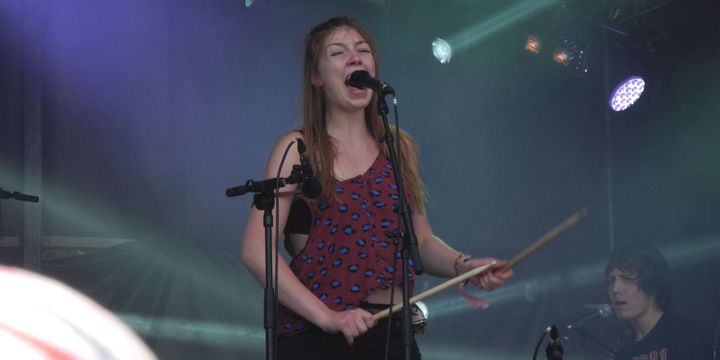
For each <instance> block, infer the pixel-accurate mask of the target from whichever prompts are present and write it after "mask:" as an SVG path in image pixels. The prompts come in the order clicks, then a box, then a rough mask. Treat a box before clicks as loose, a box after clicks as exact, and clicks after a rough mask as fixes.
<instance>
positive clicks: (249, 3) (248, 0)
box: [245, 0, 255, 7]
mask: <svg viewBox="0 0 720 360" xmlns="http://www.w3.org/2000/svg"><path fill="white" fill-rule="evenodd" d="M254 2H255V0H245V7H250V6H252V4H253V3H254Z"/></svg>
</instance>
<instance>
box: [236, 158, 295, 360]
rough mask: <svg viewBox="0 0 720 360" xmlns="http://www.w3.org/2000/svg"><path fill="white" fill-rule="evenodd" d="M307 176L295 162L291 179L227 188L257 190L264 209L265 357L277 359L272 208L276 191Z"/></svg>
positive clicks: (259, 206)
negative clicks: (303, 174) (304, 175)
mask: <svg viewBox="0 0 720 360" xmlns="http://www.w3.org/2000/svg"><path fill="white" fill-rule="evenodd" d="M302 179H303V176H302V173H301V169H300V166H299V165H293V169H292V173H291V174H290V176H288V177H287V178H275V179H268V180H263V181H253V180H248V181H247V182H246V183H245V185H240V186H236V187H232V188H229V189H227V190H225V195H226V196H228V197H231V196H237V195H243V194H245V193H248V192H254V193H255V194H254V195H253V205H254V206H255V208H256V209H258V210H262V211H263V228H265V299H264V314H263V316H264V325H265V358H266V359H268V360H273V359H275V358H276V357H275V311H276V310H275V309H276V307H277V306H276V304H275V290H274V286H273V281H272V280H273V268H272V264H273V257H272V255H273V252H272V227H273V215H272V210H273V208H274V207H275V194H276V193H277V192H278V191H279V190H280V188H281V187H283V186H285V185H289V184H297V183H300V182H302Z"/></svg>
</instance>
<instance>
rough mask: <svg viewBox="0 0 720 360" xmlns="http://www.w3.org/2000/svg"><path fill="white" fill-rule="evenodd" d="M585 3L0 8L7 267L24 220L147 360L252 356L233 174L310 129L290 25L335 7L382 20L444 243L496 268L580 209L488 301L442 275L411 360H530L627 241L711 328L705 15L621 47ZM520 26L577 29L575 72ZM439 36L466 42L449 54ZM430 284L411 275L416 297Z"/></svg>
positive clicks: (384, 63)
mask: <svg viewBox="0 0 720 360" xmlns="http://www.w3.org/2000/svg"><path fill="white" fill-rule="evenodd" d="M488 3H492V4H488ZM595 3H599V2H594V1H566V2H560V1H542V2H537V1H536V2H522V1H507V2H481V1H478V2H473V1H463V0H445V1H433V2H419V1H411V0H374V1H361V0H356V1H349V0H345V1H319V0H318V1H311V0H302V1H291V0H267V1H263V0H257V1H255V3H254V4H252V6H249V7H246V5H245V2H243V1H239V0H232V1H231V0H154V1H146V0H126V1H109V0H99V1H98V0H73V1H69V0H54V1H39V0H25V1H23V0H0V54H1V56H0V121H2V122H1V124H0V187H2V188H4V189H12V190H19V191H28V192H38V193H39V194H40V195H41V201H40V203H39V204H37V205H29V204H27V205H26V204H22V203H19V202H15V201H8V200H3V202H2V208H1V210H2V212H1V213H0V214H1V218H0V221H1V222H0V224H1V225H0V226H1V230H0V250H2V257H1V259H2V261H3V262H6V263H14V264H20V263H21V262H22V258H21V257H20V256H21V255H22V251H20V249H22V245H23V241H24V240H25V239H27V233H28V232H29V231H31V230H32V229H29V228H32V227H39V229H40V233H41V236H42V238H43V239H44V241H45V248H44V252H43V254H44V260H43V267H42V272H43V273H45V274H48V275H50V276H53V277H56V278H58V279H60V280H62V281H64V282H66V283H67V284H70V285H71V286H74V287H76V288H78V289H80V290H81V291H83V292H85V293H86V294H88V295H90V296H91V297H93V298H94V299H96V300H97V301H99V302H100V303H101V304H103V305H104V306H106V307H108V308H109V309H111V310H112V311H113V312H115V313H116V314H118V316H120V317H121V318H122V319H123V320H125V321H126V322H127V323H128V324H130V325H131V326H132V327H133V328H134V329H135V330H136V331H137V332H138V333H139V334H141V335H142V336H143V338H144V339H145V340H146V341H147V342H148V344H149V345H150V346H151V347H152V348H153V350H154V351H155V352H156V353H157V354H158V355H159V356H160V357H161V358H167V359H197V358H207V359H231V358H232V359H239V358H242V359H262V358H264V337H263V336H264V331H263V328H262V291H261V287H260V286H258V284H257V283H256V281H255V280H254V279H253V278H252V277H251V276H250V275H249V274H248V272H247V271H246V270H245V269H244V268H243V266H242V264H240V261H239V257H238V249H239V242H240V238H241V236H242V232H243V229H244V226H245V218H246V215H247V212H248V209H249V208H250V198H247V197H246V198H233V199H228V198H226V197H225V196H224V190H225V188H227V187H229V186H232V185H238V184H241V183H244V181H245V180H247V179H251V178H252V179H258V178H260V177H261V176H262V174H263V169H264V164H265V162H266V157H267V154H268V152H269V150H270V148H271V146H272V145H273V144H274V142H275V140H276V139H277V138H278V137H279V136H280V135H281V134H283V133H284V132H287V131H289V130H291V129H294V128H297V127H298V126H299V125H300V112H301V111H300V106H301V104H300V100H301V94H300V81H301V66H302V47H301V44H302V40H303V37H304V35H305V34H306V32H307V31H308V30H309V28H310V27H311V26H312V25H314V24H316V23H318V22H320V21H323V20H324V19H326V18H328V17H330V16H332V15H336V14H346V15H350V16H352V17H354V18H356V19H357V20H358V21H359V22H360V23H361V24H363V25H365V26H366V27H367V29H368V30H369V31H370V33H371V34H373V35H374V38H375V40H376V41H377V43H378V47H379V61H380V78H382V79H383V80H385V81H387V82H389V83H390V84H392V85H393V87H394V88H395V89H396V90H397V93H398V100H399V112H400V115H401V120H402V121H401V124H400V125H401V127H402V128H404V129H406V130H408V131H409V132H410V133H411V134H413V135H414V136H415V138H416V140H417V142H418V144H419V146H420V148H421V163H422V174H423V177H424V180H425V184H426V186H427V188H428V191H429V195H430V202H429V204H428V211H429V216H430V220H431V222H432V224H433V228H434V231H435V232H436V234H438V235H439V236H440V237H442V238H443V239H445V240H446V241H447V242H448V243H450V244H451V245H453V246H454V247H455V248H457V249H460V250H464V251H468V252H470V253H472V254H474V255H475V256H482V255H488V256H496V257H502V258H510V257H512V256H514V255H515V254H516V253H518V252H519V251H520V250H522V249H523V248H524V247H526V246H527V245H529V244H530V243H531V242H532V241H534V240H535V239H536V238H537V237H538V236H540V235H541V234H543V233H544V232H545V231H547V230H549V229H550V228H551V227H552V226H554V225H556V224H557V223H559V222H560V221H561V220H563V219H564V218H565V217H567V216H569V215H570V214H572V213H574V212H575V211H577V210H579V209H581V208H583V207H587V208H588V209H589V216H588V217H587V218H586V219H585V220H583V221H582V222H581V223H580V224H579V225H577V226H576V227H575V228H574V229H572V230H571V231H570V232H568V233H567V234H566V235H564V236H562V237H561V238H559V239H558V240H557V241H555V242H554V243H552V244H551V245H549V246H548V247H547V248H545V249H543V250H542V251H540V252H539V253H537V254H536V255H534V256H533V257H531V258H530V259H528V260H527V261H526V262H525V263H523V264H522V265H520V266H519V267H518V268H517V269H516V276H515V278H514V280H513V281H512V282H511V283H510V284H508V286H506V287H504V288H502V289H499V290H497V291H495V292H493V293H491V294H482V293H480V294H479V295H481V296H484V297H486V298H487V299H489V300H490V302H491V304H492V305H491V307H490V308H489V309H488V310H486V311H481V310H473V309H471V308H470V307H469V306H468V305H467V304H465V303H464V301H463V300H462V298H461V297H460V295H459V294H458V293H457V292H456V291H455V290H449V291H447V292H446V293H443V294H440V295H437V296H436V297H433V298H430V299H428V300H427V301H426V304H427V306H428V309H429V317H430V319H429V321H430V325H429V328H428V330H427V332H426V334H425V335H423V336H421V337H419V343H420V347H421V349H422V350H423V353H424V358H426V359H447V360H453V359H476V358H493V359H521V358H523V359H526V358H530V357H531V354H532V350H533V347H534V345H535V342H536V341H537V338H538V337H539V336H540V335H541V333H542V331H543V329H544V328H545V327H546V326H547V324H549V323H555V324H558V325H565V324H568V323H569V322H571V321H572V320H573V319H575V318H577V317H579V316H582V315H584V314H585V313H586V312H587V311H588V310H587V309H585V308H583V306H584V305H587V304H599V303H604V302H607V297H606V295H605V292H604V291H603V289H602V287H603V276H602V269H603V264H604V261H605V259H606V256H607V254H608V252H609V251H610V249H611V248H613V247H617V246H622V245H626V244H629V243H635V242H639V243H646V244H652V245H655V246H657V247H658V248H660V249H661V251H662V252H663V253H664V254H665V255H666V256H667V257H668V258H669V259H670V263H671V265H672V268H673V280H674V281H675V285H676V287H675V296H676V303H677V308H678V310H679V311H681V312H683V313H685V314H686V315H687V316H688V317H690V318H692V319H694V320H695V321H696V322H698V324H699V325H700V327H701V329H702V330H703V333H702V334H701V335H700V336H705V337H706V338H707V339H708V340H710V339H712V338H713V335H714V331H715V326H716V325H717V324H718V320H719V318H720V309H718V306H717V304H718V303H720V289H719V287H718V285H717V284H718V278H719V275H720V269H719V267H718V265H717V259H718V256H720V245H719V244H720V238H719V237H720V225H719V224H720V222H718V218H719V217H720V156H718V154H720V142H719V141H718V139H719V138H720V124H719V123H718V119H720V102H718V101H717V99H718V98H719V95H720V70H719V69H720V57H719V56H718V54H720V52H718V50H719V49H718V43H719V42H718V41H717V39H715V37H714V36H715V34H717V30H718V28H719V27H718V11H717V6H716V5H714V2H713V1H702V0H694V1H675V2H672V1H671V2H670V3H671V4H670V5H666V6H665V7H663V8H662V11H663V12H652V14H651V16H652V17H650V18H648V17H638V18H633V19H631V20H627V21H625V22H623V23H622V24H620V25H618V26H620V28H622V30H623V31H626V32H630V35H629V36H627V37H623V36H618V35H617V33H616V32H613V31H610V30H607V29H605V30H603V27H602V26H601V24H599V22H602V23H611V22H612V21H610V20H608V19H607V16H606V14H607V9H606V8H604V7H603V5H602V4H595ZM607 3H608V5H609V6H610V5H612V4H616V5H617V4H620V3H622V2H614V1H608V2H607ZM561 6H562V7H561ZM618 6H619V5H618ZM531 8H534V9H535V11H528V9H531ZM625 10H627V9H625ZM669 14H672V15H673V16H669ZM656 25H657V27H655V26H656ZM657 29H660V30H659V31H657V32H654V31H656V30H657ZM528 32H536V33H538V34H540V33H542V34H546V33H548V34H554V35H553V36H555V37H557V36H559V34H566V35H573V36H578V37H580V38H582V39H583V40H582V41H579V43H582V44H585V45H587V46H588V47H587V49H588V52H587V54H588V55H587V64H588V73H587V74H583V75H581V74H578V73H576V72H574V71H573V70H572V69H571V68H570V67H562V66H559V65H557V64H555V63H553V62H552V61H551V60H550V57H551V56H550V53H551V52H552V47H553V45H552V41H551V40H547V41H546V43H545V44H544V45H545V48H544V49H543V51H542V52H541V54H538V55H534V54H530V53H528V52H525V51H523V46H524V43H525V39H526V36H527V34H528ZM658 34H661V35H658ZM436 37H443V38H453V39H456V40H457V39H459V40H465V41H467V42H469V43H470V44H471V45H470V46H467V47H466V48H464V49H456V52H455V54H454V55H453V58H452V60H451V61H450V62H449V63H448V64H444V65H441V64H440V63H438V62H437V61H436V60H435V59H434V58H433V55H432V52H431V48H430V44H431V42H432V40H433V39H434V38H436ZM546 39H552V37H550V36H548V37H547V38H546ZM471 40H474V41H471ZM640 58H643V59H650V60H648V61H646V62H647V63H651V64H652V66H653V68H652V69H653V73H652V75H651V76H652V79H653V82H652V84H650V83H649V84H648V89H647V92H646V95H645V96H644V97H643V98H641V100H640V101H639V102H638V104H636V106H635V107H633V108H631V109H629V110H628V111H626V112H623V113H611V112H610V111H609V110H608V108H607V93H608V90H611V88H612V87H613V86H614V85H612V84H610V83H609V82H608V83H606V82H605V80H606V79H607V80H608V81H610V80H613V79H615V78H616V77H617V76H619V75H621V70H622V69H625V68H626V67H629V66H630V65H634V64H635V63H637V62H639V61H637V60H638V59H640ZM655 80H657V81H655ZM38 117H39V119H40V121H39V122H33V121H36V119H37V118H38ZM38 123H39V125H40V128H39V129H38V128H33V127H31V126H29V125H28V124H38ZM33 139H35V140H39V142H40V145H35V146H32V145H29V144H32V140H33ZM38 149H39V150H40V151H41V152H40V155H41V156H32V154H33V150H38ZM32 169H39V170H40V171H39V173H38V172H37V171H30V170H32ZM38 180H39V182H38ZM28 184H31V185H28ZM31 206H35V207H38V206H39V207H40V208H39V209H40V210H41V211H40V213H39V214H35V215H32V214H31V213H29V212H28V207H31ZM36 209H37V208H36ZM31 215H32V216H31ZM18 246H20V247H18ZM440 281H441V280H440V279H433V278H431V277H428V276H423V277H422V278H420V279H419V281H418V284H417V289H418V290H424V289H427V288H429V287H431V286H433V285H435V284H437V283H439V282H440ZM623 333H624V329H623V328H622V327H621V326H620V324H617V323H616V322H615V321H613V320H612V319H605V320H598V321H596V322H594V323H592V324H591V325H590V326H588V328H587V329H586V334H576V333H569V334H563V335H565V336H567V338H564V341H565V344H566V346H565V347H566V358H569V359H605V358H607V356H605V352H604V350H603V349H602V347H601V346H599V345H597V343H596V342H595V341H592V340H590V338H589V337H588V336H587V335H590V336H591V337H593V338H595V339H597V340H598V341H599V342H601V343H602V344H603V345H606V346H608V347H614V346H615V345H616V343H617V341H618V339H619V338H620V337H622V334H623Z"/></svg>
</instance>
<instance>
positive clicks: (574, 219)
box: [373, 208, 588, 321]
mask: <svg viewBox="0 0 720 360" xmlns="http://www.w3.org/2000/svg"><path fill="white" fill-rule="evenodd" d="M587 213H588V210H587V208H582V209H581V210H580V211H578V212H576V213H575V214H573V215H571V216H570V217H568V218H567V219H565V220H564V221H563V222H561V223H560V224H558V225H557V226H555V227H554V228H552V229H551V230H550V231H548V232H547V233H545V235H543V236H541V237H540V238H539V239H537V240H535V242H534V243H532V244H531V245H530V246H528V247H527V248H526V249H525V250H523V251H521V252H520V253H519V254H517V255H515V257H513V258H512V259H510V261H508V262H507V264H506V265H505V266H503V268H502V269H499V270H500V271H507V270H510V269H512V268H513V267H515V266H517V265H518V264H519V263H521V262H522V261H523V260H525V259H527V257H528V256H530V255H531V254H533V253H534V252H536V251H538V250H540V248H542V247H543V246H545V245H547V244H548V243H550V241H552V240H554V239H555V238H557V237H558V236H560V235H562V234H563V233H564V232H565V231H567V230H569V229H570V228H571V227H573V226H575V224H577V223H578V222H579V221H580V220H582V219H583V218H584V217H585V216H587ZM496 264H497V263H496V262H495V261H493V262H492V263H490V264H487V265H483V266H480V267H477V268H475V269H473V270H470V271H468V272H466V273H464V274H461V275H458V276H456V277H454V278H452V279H450V280H448V281H445V282H444V283H442V284H440V285H438V286H435V287H433V288H431V289H428V290H427V291H425V292H422V293H420V294H418V295H415V296H413V297H411V298H410V304H411V305H412V304H415V303H416V302H418V301H420V300H423V299H425V298H428V297H430V296H432V295H435V294H437V293H439V292H441V291H443V290H445V289H447V288H449V287H451V286H454V285H456V284H459V283H461V282H463V281H465V280H468V279H470V278H471V277H473V276H476V275H479V274H480V273H482V272H484V271H485V270H487V269H489V268H491V267H493V266H495V265H496ZM402 308H403V304H402V303H400V304H395V306H393V307H392V312H397V311H399V310H400V309H402ZM390 310H391V309H385V310H383V311H380V312H378V313H375V314H373V318H375V320H376V321H377V320H380V319H382V318H384V317H386V316H388V315H390Z"/></svg>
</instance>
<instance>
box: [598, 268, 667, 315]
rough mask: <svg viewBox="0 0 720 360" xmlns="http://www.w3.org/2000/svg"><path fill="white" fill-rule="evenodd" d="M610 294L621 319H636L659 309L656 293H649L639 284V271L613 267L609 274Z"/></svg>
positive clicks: (616, 312)
mask: <svg viewBox="0 0 720 360" xmlns="http://www.w3.org/2000/svg"><path fill="white" fill-rule="evenodd" d="M607 290H608V296H609V297H610V300H611V301H612V304H613V308H614V309H615V316H617V318H618V319H621V320H636V319H638V318H640V317H641V316H643V315H645V314H647V313H648V312H649V311H651V310H653V309H657V306H656V304H655V295H654V294H653V295H648V294H647V293H645V291H643V290H642V289H641V288H640V286H638V275H637V273H632V272H627V271H621V270H619V269H617V268H615V269H612V271H610V272H609V273H608V274H607Z"/></svg>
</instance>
